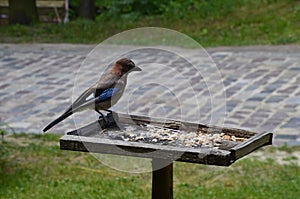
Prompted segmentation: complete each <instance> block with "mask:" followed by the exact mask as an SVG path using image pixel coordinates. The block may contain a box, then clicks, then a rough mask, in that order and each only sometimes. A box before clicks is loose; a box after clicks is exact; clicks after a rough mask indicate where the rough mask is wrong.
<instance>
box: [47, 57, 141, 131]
mask: <svg viewBox="0 0 300 199" xmlns="http://www.w3.org/2000/svg"><path fill="white" fill-rule="evenodd" d="M132 71H141V69H140V68H139V67H137V66H135V64H134V63H133V61H131V60H130V59H127V58H122V59H120V60H118V61H117V62H116V63H115V64H114V65H113V66H112V68H111V69H110V71H109V73H107V74H105V75H102V76H101V78H100V80H99V81H98V82H97V83H96V84H94V85H93V86H91V87H90V88H88V89H87V90H86V91H84V92H83V93H82V94H81V95H80V96H79V97H78V98H77V99H76V100H75V101H74V102H73V104H72V105H71V106H70V107H69V108H67V109H66V111H65V112H64V113H63V114H62V115H61V116H59V117H58V118H57V119H55V120H54V121H52V122H51V123H49V124H48V125H47V126H46V127H45V128H44V129H43V131H44V132H46V131H48V130H49V129H50V128H52V127H53V126H54V125H56V124H58V123H59V122H61V121H62V120H64V119H66V118H67V117H69V116H70V115H72V114H73V113H75V112H79V111H82V110H85V109H93V110H95V111H97V112H98V113H99V114H101V115H102V113H101V112H100V110H108V109H109V108H110V107H111V106H113V105H114V104H116V103H117V102H118V100H119V99H120V98H121V96H122V94H123V92H124V89H125V87H126V84H127V76H128V74H129V73H130V72H132ZM91 96H92V98H91ZM102 116H103V115H102Z"/></svg>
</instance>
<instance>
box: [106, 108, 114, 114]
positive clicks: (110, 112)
mask: <svg viewBox="0 0 300 199" xmlns="http://www.w3.org/2000/svg"><path fill="white" fill-rule="evenodd" d="M104 110H105V111H106V112H109V114H112V113H113V111H111V110H108V109H104Z"/></svg>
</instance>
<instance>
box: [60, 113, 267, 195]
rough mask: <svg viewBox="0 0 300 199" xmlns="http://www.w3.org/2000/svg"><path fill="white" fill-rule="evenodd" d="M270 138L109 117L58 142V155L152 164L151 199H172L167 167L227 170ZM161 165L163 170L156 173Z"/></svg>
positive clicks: (122, 116) (186, 124) (170, 174)
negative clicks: (117, 158) (89, 154)
mask: <svg viewBox="0 0 300 199" xmlns="http://www.w3.org/2000/svg"><path fill="white" fill-rule="evenodd" d="M272 136H273V134H272V133H268V132H263V133H255V132H250V131H246V130H241V129H233V128H221V127H215V126H206V125H203V124H196V123H189V122H182V121H175V120H162V119H157V118H156V119H155V118H149V117H145V116H137V115H126V114H120V113H115V112H113V113H111V114H108V115H106V116H105V118H100V119H99V120H98V121H95V122H93V123H91V124H88V125H86V126H84V127H82V128H79V129H76V130H74V131H71V132H68V133H67V134H66V135H64V136H63V137H61V138H60V149H62V150H72V151H81V152H93V153H101V154H114V155H122V156H134V157H141V158H151V159H152V198H153V199H158V198H173V165H172V162H173V161H181V162H189V163H196V164H207V165H218V166H229V165H231V164H232V163H234V162H235V161H236V160H238V159H239V158H242V157H244V156H246V155H247V154H249V153H251V152H252V151H254V150H256V149H258V148H260V147H262V146H265V145H271V144H272ZM161 165H164V166H163V167H161Z"/></svg>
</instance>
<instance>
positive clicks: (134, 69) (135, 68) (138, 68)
mask: <svg viewBox="0 0 300 199" xmlns="http://www.w3.org/2000/svg"><path fill="white" fill-rule="evenodd" d="M131 71H142V69H141V68H140V67H137V66H135V67H134V68H133V69H131Z"/></svg>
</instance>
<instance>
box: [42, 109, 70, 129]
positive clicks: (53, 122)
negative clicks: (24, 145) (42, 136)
mask: <svg viewBox="0 0 300 199" xmlns="http://www.w3.org/2000/svg"><path fill="white" fill-rule="evenodd" d="M72 114H73V111H72V109H68V110H67V111H66V112H65V113H64V114H62V115H61V116H59V117H58V118H56V119H55V120H53V121H52V122H51V123H49V124H48V125H47V126H46V127H45V128H44V129H43V132H46V131H48V130H49V129H51V128H52V127H53V126H55V125H56V124H58V123H60V122H61V121H63V120H64V119H66V118H67V117H69V116H70V115H72Z"/></svg>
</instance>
